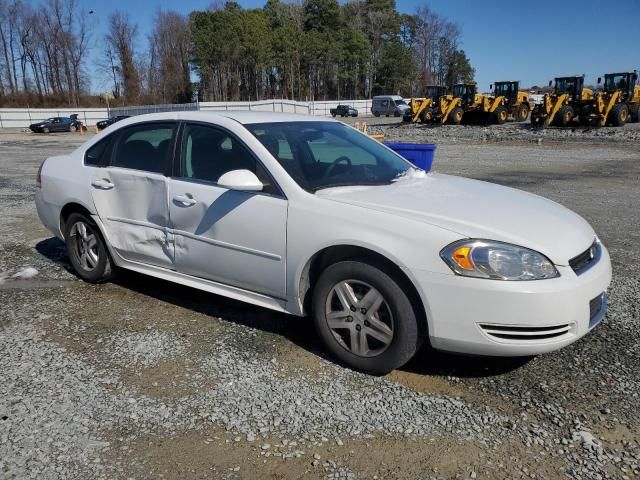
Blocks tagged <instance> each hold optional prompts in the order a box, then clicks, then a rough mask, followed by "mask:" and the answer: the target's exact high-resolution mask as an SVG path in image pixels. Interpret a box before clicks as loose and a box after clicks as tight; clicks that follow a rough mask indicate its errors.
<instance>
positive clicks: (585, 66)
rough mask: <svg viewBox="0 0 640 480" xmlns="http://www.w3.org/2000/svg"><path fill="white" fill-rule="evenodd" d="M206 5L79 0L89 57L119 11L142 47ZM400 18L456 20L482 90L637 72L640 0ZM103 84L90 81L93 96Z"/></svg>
mask: <svg viewBox="0 0 640 480" xmlns="http://www.w3.org/2000/svg"><path fill="white" fill-rule="evenodd" d="M237 1H238V3H240V4H241V5H242V6H243V7H245V8H256V7H262V6H263V5H264V3H265V0H237ZM210 3H211V0H182V1H175V0H174V1H170V0H137V1H136V0H134V1H131V0H109V1H108V2H105V1H104V0H100V1H94V0H80V4H81V6H82V8H84V9H85V10H86V11H89V10H93V11H94V13H93V15H92V16H91V17H92V21H93V22H94V23H95V25H96V27H95V29H94V36H93V43H94V45H93V48H92V51H91V58H92V60H93V62H95V60H96V59H97V58H98V57H99V56H100V55H102V50H103V49H102V47H101V46H100V43H101V41H102V38H103V37H104V33H105V30H106V25H107V18H108V16H109V14H110V13H111V12H113V11H114V10H116V9H119V10H123V11H125V12H128V13H129V15H130V17H131V19H132V20H133V21H135V22H137V23H138V27H139V31H140V38H139V43H140V45H139V47H140V48H146V44H147V42H146V35H147V33H148V32H149V30H150V29H151V26H152V21H153V17H154V15H155V13H156V12H157V11H158V10H159V9H164V10H168V9H172V10H176V11H178V12H181V13H188V12H190V11H192V10H205V9H206V8H207V7H208V6H209V5H210ZM396 3H397V8H398V10H399V11H400V12H403V13H413V12H415V10H416V8H417V7H418V6H419V5H422V4H423V3H427V4H428V5H429V6H430V7H431V8H432V10H434V11H435V12H437V13H439V14H440V15H443V16H445V17H447V18H448V19H450V20H452V21H454V22H456V23H458V24H459V25H460V27H461V30H462V45H461V47H462V48H463V49H464V50H465V51H466V52H467V55H468V56H469V58H470V59H471V62H472V64H473V65H474V67H475V68H476V80H477V82H478V84H479V87H480V88H481V89H483V90H486V89H488V87H489V84H490V83H492V82H493V81H495V80H521V81H522V82H523V85H525V86H530V85H533V84H538V85H544V84H546V83H547V82H548V81H549V80H550V79H551V78H552V77H554V76H564V75H574V74H586V76H587V79H586V81H587V83H593V84H595V82H596V78H597V77H598V76H600V75H602V74H603V73H605V72H613V71H624V70H634V69H640V0H599V1H596V0H582V1H580V0H565V1H553V0H534V1H532V2H523V1H521V0H431V1H428V2H425V1H424V0H396ZM106 86H107V85H106V84H103V85H100V84H99V82H98V81H97V80H94V81H93V85H92V90H93V91H103V90H104V89H105V87H106Z"/></svg>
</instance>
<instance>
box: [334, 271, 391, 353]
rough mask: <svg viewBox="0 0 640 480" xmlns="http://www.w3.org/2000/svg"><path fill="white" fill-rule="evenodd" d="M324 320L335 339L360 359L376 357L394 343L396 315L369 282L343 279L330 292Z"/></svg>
mask: <svg viewBox="0 0 640 480" xmlns="http://www.w3.org/2000/svg"><path fill="white" fill-rule="evenodd" d="M325 318H326V320H327V324H328V326H329V329H330V330H331V333H332V334H333V337H334V338H335V339H336V341H337V342H338V343H339V344H340V345H341V346H342V347H343V348H345V349H346V350H348V351H349V352H351V353H353V354H354V355H358V356H360V357H375V356H376V355H380V354H381V353H382V352H384V351H385V350H386V349H387V348H388V347H389V345H390V344H391V342H392V341H393V334H394V330H393V315H392V314H391V309H390V308H389V304H388V303H387V301H386V300H385V298H384V297H383V295H382V294H381V293H380V292H379V291H378V290H377V289H375V288H374V287H372V286H371V285H369V284H368V283H365V282H362V281H359V280H344V281H341V282H339V283H337V284H336V285H334V287H333V288H332V289H331V291H330V292H329V295H328V296H327V300H326V304H325Z"/></svg>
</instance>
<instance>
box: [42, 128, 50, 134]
mask: <svg viewBox="0 0 640 480" xmlns="http://www.w3.org/2000/svg"><path fill="white" fill-rule="evenodd" d="M50 131H51V130H49V127H44V128H43V129H42V133H49V132H50Z"/></svg>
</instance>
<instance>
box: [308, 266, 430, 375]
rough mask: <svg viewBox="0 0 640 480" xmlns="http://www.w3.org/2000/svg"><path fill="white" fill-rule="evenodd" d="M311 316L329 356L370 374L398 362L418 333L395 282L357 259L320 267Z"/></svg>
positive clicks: (411, 310) (410, 351)
mask: <svg viewBox="0 0 640 480" xmlns="http://www.w3.org/2000/svg"><path fill="white" fill-rule="evenodd" d="M313 319H314V323H315V326H316V330H317V331H318V334H319V335H320V338H321V339H322V341H323V343H324V344H325V346H326V347H327V349H328V350H329V352H330V353H331V354H332V355H333V356H334V357H336V358H337V359H338V360H340V361H341V362H343V363H345V364H346V365H347V366H349V367H351V368H354V369H356V370H361V371H364V372H367V373H371V374H374V375H384V374H386V373H388V372H390V371H392V370H394V369H396V368H398V367H400V366H402V365H404V364H405V363H406V362H407V361H408V360H409V359H410V358H411V357H412V356H413V355H414V354H415V352H416V351H417V350H418V348H419V347H420V345H421V344H422V339H423V338H424V337H423V335H422V333H421V331H420V328H419V326H418V319H417V317H416V314H415V310H414V308H413V305H412V304H411V301H410V300H409V298H408V297H407V295H406V294H405V293H404V291H403V289H402V288H401V287H400V286H399V284H398V282H397V281H396V280H395V279H394V278H393V277H392V276H391V275H389V274H388V273H386V272H385V271H383V270H381V269H379V268H377V267H374V266H373V265H370V264H368V263H364V262H361V261H343V262H338V263H335V264H333V265H330V266H329V267H327V268H326V270H324V272H322V274H321V275H320V278H319V279H318V282H317V284H316V286H315V288H314V291H313Z"/></svg>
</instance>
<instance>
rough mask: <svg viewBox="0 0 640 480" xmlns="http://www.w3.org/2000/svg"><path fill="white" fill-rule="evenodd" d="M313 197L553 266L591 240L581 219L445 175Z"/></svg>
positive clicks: (542, 202) (509, 191) (538, 200)
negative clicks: (520, 252) (496, 245)
mask: <svg viewBox="0 0 640 480" xmlns="http://www.w3.org/2000/svg"><path fill="white" fill-rule="evenodd" d="M316 194H317V195H318V196H321V197H323V198H326V199H329V200H332V201H336V202H341V203H345V204H351V205H357V206H360V207H364V208H370V209H373V210H377V211H381V212H386V213H390V214H393V215H399V216H403V217H406V218H409V219H412V220H415V221H419V222H423V223H427V224H430V225H435V226H437V227H440V228H444V229H447V230H450V231H453V232H456V233H458V234H460V236H461V237H468V238H482V239H489V240H498V241H502V242H508V243H512V244H515V245H520V246H523V247H527V248H530V249H533V250H536V251H538V252H540V253H542V254H544V255H546V256H547V257H548V258H549V259H550V260H551V261H552V262H554V263H555V264H556V265H567V264H568V261H569V259H571V258H573V257H575V256H576V255H578V254H579V253H582V252H583V251H584V250H586V249H587V248H589V246H590V245H591V244H592V242H593V240H594V238H595V233H594V231H593V229H592V228H591V226H590V225H589V224H588V223H587V222H586V221H585V220H584V219H583V218H582V217H580V216H579V215H577V214H576V213H574V212H572V211H571V210H569V209H567V208H565V207H563V206H562V205H559V204H557V203H555V202H552V201H551V200H547V199H545V198H542V197H539V196H537V195H533V194H531V193H527V192H523V191H521V190H516V189H513V188H508V187H503V186H500V185H496V184H492V183H488V182H481V181H478V180H471V179H468V178H462V177H455V176H450V175H442V174H436V173H430V174H427V175H424V176H423V177H422V178H404V179H400V180H398V181H396V182H394V183H392V184H391V185H383V186H354V187H336V188H328V189H323V190H319V191H318V192H317V193H316ZM407 228H410V226H408V227H407ZM443 247H444V245H443Z"/></svg>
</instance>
